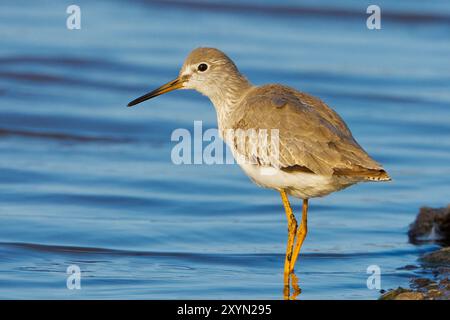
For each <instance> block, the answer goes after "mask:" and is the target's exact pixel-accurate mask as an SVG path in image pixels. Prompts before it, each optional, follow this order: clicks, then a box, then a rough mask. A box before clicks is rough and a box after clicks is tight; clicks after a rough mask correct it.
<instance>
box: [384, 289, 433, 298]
mask: <svg viewBox="0 0 450 320" xmlns="http://www.w3.org/2000/svg"><path fill="white" fill-rule="evenodd" d="M423 299H424V295H423V294H422V293H421V292H416V291H413V290H410V289H404V288H402V287H398V288H397V289H395V290H390V291H388V292H387V293H385V294H383V295H382V296H381V297H380V300H423Z"/></svg>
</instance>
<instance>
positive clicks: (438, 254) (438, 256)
mask: <svg viewBox="0 0 450 320" xmlns="http://www.w3.org/2000/svg"><path fill="white" fill-rule="evenodd" d="M421 260H422V261H423V262H425V263H428V264H434V265H441V266H450V247H447V248H442V249H440V250H438V251H434V252H431V253H427V254H425V255H424V256H423V257H422V258H421Z"/></svg>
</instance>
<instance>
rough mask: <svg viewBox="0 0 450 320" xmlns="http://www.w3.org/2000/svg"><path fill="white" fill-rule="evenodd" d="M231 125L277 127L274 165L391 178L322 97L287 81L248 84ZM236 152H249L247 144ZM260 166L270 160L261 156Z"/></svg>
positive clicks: (329, 173)
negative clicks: (276, 150) (276, 161)
mask: <svg viewBox="0 0 450 320" xmlns="http://www.w3.org/2000/svg"><path fill="white" fill-rule="evenodd" d="M234 115H235V116H234V117H233V120H232V123H231V124H230V126H231V127H232V128H233V129H244V130H245V129H256V130H260V129H267V130H271V129H277V130H278V132H279V141H280V143H279V159H278V161H279V163H278V164H277V165H278V167H281V169H282V170H285V171H288V172H295V171H302V172H310V173H315V174H318V175H323V176H341V177H348V178H349V179H353V180H355V182H357V181H363V180H390V177H389V175H388V174H387V173H386V171H385V170H384V169H383V168H382V166H381V165H380V164H379V163H377V162H376V161H375V160H373V159H372V158H371V157H370V156H369V155H368V154H367V152H366V151H364V149H363V148H362V147H361V146H360V145H359V144H358V143H357V142H356V140H355V139H354V138H353V136H352V133H351V132H350V130H349V128H348V127H347V125H346V124H345V122H344V121H343V120H342V118H341V117H340V116H339V115H338V114H337V113H336V112H335V111H334V110H332V109H331V108H330V107H328V106H327V105H326V104H325V103H324V102H322V101H321V100H319V99H317V98H315V97H313V96H311V95H309V94H306V93H303V92H299V91H297V90H295V89H292V88H290V87H287V86H283V85H278V84H269V85H264V86H259V87H253V88H252V89H250V90H249V91H248V92H247V93H246V95H245V96H244V97H243V99H242V100H241V101H240V102H239V104H238V105H237V106H236V108H235V110H234ZM235 147H236V148H237V149H238V150H237V151H238V152H239V153H241V154H244V155H247V156H250V157H251V156H252V155H251V153H252V150H250V148H249V147H248V146H245V145H239V146H238V145H236V146H235ZM258 161H261V164H262V165H268V166H270V165H273V164H272V163H268V162H270V160H267V159H259V160H258Z"/></svg>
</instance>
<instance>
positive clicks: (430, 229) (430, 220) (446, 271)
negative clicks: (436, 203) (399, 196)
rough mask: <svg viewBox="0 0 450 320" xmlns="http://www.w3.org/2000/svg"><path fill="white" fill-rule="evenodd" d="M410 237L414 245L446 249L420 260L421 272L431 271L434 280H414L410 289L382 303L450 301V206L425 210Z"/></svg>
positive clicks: (395, 291)
mask: <svg viewBox="0 0 450 320" xmlns="http://www.w3.org/2000/svg"><path fill="white" fill-rule="evenodd" d="M408 236H409V241H410V242H411V243H413V244H421V243H436V244H439V245H441V246H442V248H440V249H439V250H436V251H434V252H430V253H426V254H424V255H423V256H422V257H420V259H419V262H420V267H418V268H422V269H423V270H424V271H431V274H432V278H431V279H430V278H422V277H416V278H413V279H411V281H410V287H409V288H402V287H398V288H397V289H392V290H389V291H387V292H386V293H384V294H383V295H382V296H381V297H380V299H381V300H450V246H449V245H450V205H449V206H447V207H446V208H437V209H434V208H429V207H424V208H421V209H420V212H419V214H418V215H417V218H416V220H415V221H414V223H412V224H411V225H410V228H409V231H408ZM408 267H409V266H405V267H403V268H405V269H408ZM411 267H414V268H415V266H411Z"/></svg>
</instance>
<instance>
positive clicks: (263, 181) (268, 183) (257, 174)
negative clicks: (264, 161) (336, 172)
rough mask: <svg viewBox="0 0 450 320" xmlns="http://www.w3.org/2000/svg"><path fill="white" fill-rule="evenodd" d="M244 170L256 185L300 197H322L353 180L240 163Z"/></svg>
mask: <svg viewBox="0 0 450 320" xmlns="http://www.w3.org/2000/svg"><path fill="white" fill-rule="evenodd" d="M240 166H241V168H242V169H243V170H244V172H245V173H246V174H247V175H248V176H249V177H250V179H252V181H253V182H255V183H256V184H257V185H259V186H261V187H264V188H271V189H275V190H279V191H280V190H285V191H286V192H287V193H288V194H290V195H292V196H294V197H298V198H301V199H309V198H314V197H322V196H325V195H327V194H329V193H331V192H335V191H338V190H341V189H344V188H346V187H348V186H350V185H352V184H353V183H354V182H350V181H342V180H341V179H338V178H336V177H333V176H330V177H328V176H323V175H317V174H314V173H306V172H286V171H283V170H277V169H274V168H267V167H266V168H264V167H261V166H258V165H254V164H247V163H245V164H240Z"/></svg>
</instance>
